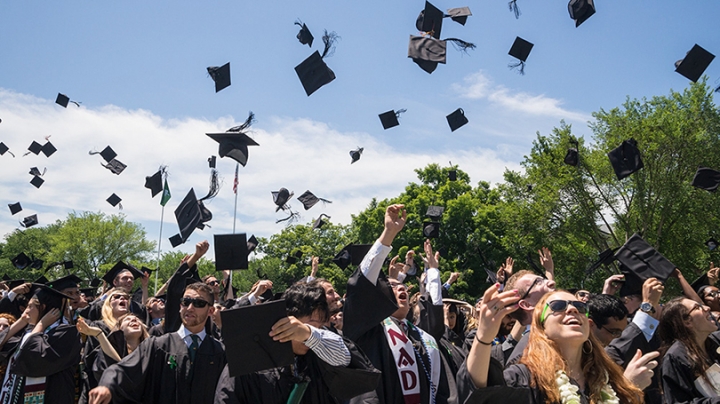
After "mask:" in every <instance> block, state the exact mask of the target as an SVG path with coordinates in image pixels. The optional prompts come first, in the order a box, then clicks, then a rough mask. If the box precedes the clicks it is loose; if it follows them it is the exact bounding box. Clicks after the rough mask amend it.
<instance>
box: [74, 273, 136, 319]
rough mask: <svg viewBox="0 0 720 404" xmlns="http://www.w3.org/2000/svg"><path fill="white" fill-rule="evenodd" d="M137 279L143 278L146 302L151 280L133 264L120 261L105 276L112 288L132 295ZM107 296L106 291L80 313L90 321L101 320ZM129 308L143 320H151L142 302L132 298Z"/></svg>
mask: <svg viewBox="0 0 720 404" xmlns="http://www.w3.org/2000/svg"><path fill="white" fill-rule="evenodd" d="M136 279H141V280H142V285H141V290H142V301H143V302H146V301H147V299H148V291H147V288H148V280H149V278H148V276H147V274H143V273H142V272H140V271H138V270H137V269H136V268H135V267H133V266H132V265H128V264H126V263H124V262H122V261H119V262H118V263H117V264H115V266H113V267H112V268H111V269H110V270H109V271H108V272H107V273H106V274H105V275H104V276H103V280H105V282H107V283H108V284H110V285H112V289H110V290H113V289H119V290H122V291H124V292H125V293H126V294H128V295H130V296H132V288H133V284H134V283H135V280H136ZM107 296H108V295H107V293H106V294H104V295H102V296H100V297H99V298H97V299H95V300H94V301H93V302H92V303H91V304H90V305H89V306H88V307H86V308H84V309H82V310H80V312H79V314H80V315H81V316H82V317H84V318H86V319H88V320H90V321H97V320H100V319H101V318H102V307H103V303H104V302H105V299H106V298H107ZM129 309H130V312H131V313H133V314H135V315H136V316H138V317H140V318H141V319H142V320H143V322H146V323H147V322H149V320H148V314H147V309H146V308H145V306H144V305H143V304H142V303H138V302H136V301H134V300H132V299H131V300H130V306H129Z"/></svg>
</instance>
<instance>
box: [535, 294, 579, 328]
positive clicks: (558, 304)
mask: <svg viewBox="0 0 720 404" xmlns="http://www.w3.org/2000/svg"><path fill="white" fill-rule="evenodd" d="M568 304H572V305H573V306H575V308H576V309H577V311H578V312H580V314H584V315H586V316H587V315H588V308H587V304H585V303H583V302H581V301H579V300H553V301H551V302H547V303H546V304H545V308H544V309H543V311H542V314H541V315H540V322H541V323H544V322H545V319H546V318H547V309H550V310H552V312H553V313H557V312H561V311H565V310H567V307H568Z"/></svg>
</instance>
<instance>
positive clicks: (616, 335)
mask: <svg viewBox="0 0 720 404" xmlns="http://www.w3.org/2000/svg"><path fill="white" fill-rule="evenodd" d="M600 328H602V329H603V330H605V331H607V332H609V333H610V335H612V336H613V337H614V338H620V337H621V336H622V333H623V330H619V329H614V330H611V329H609V328H605V326H602V327H600Z"/></svg>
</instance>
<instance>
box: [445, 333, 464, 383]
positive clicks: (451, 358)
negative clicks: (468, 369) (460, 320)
mask: <svg viewBox="0 0 720 404" xmlns="http://www.w3.org/2000/svg"><path fill="white" fill-rule="evenodd" d="M438 346H439V347H440V354H441V355H442V356H443V357H444V359H445V362H447V364H448V366H449V369H450V377H452V379H453V380H455V376H456V375H457V372H458V370H459V369H460V366H461V365H462V364H463V362H465V358H466V357H467V354H468V353H467V351H466V350H465V341H464V340H463V339H462V338H459V337H458V335H457V334H455V332H454V331H453V330H451V329H450V328H447V327H445V334H444V335H443V337H442V338H440V341H439V344H438Z"/></svg>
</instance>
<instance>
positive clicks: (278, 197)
mask: <svg viewBox="0 0 720 404" xmlns="http://www.w3.org/2000/svg"><path fill="white" fill-rule="evenodd" d="M270 193H271V194H272V197H273V202H274V203H275V205H277V208H275V212H277V211H279V210H281V209H282V210H285V209H287V208H288V207H287V206H286V204H287V203H288V201H289V200H290V198H292V197H293V195H295V192H292V191H288V190H287V188H280V190H279V191H271V192H270Z"/></svg>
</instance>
